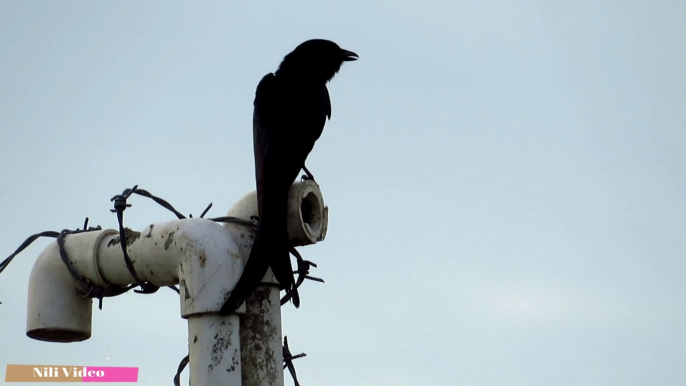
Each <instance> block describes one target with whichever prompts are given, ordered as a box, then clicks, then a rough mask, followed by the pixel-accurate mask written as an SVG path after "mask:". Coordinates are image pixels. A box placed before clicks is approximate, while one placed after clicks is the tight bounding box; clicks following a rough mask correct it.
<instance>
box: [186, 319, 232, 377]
mask: <svg viewBox="0 0 686 386" xmlns="http://www.w3.org/2000/svg"><path fill="white" fill-rule="evenodd" d="M238 327H239V322H238V315H236V314H232V315H229V316H225V317H221V316H219V315H217V314H201V315H193V316H190V317H189V318H188V346H189V357H190V361H189V363H190V381H191V382H190V383H191V385H194V386H195V385H198V386H205V385H222V386H241V360H240V359H241V358H240V357H241V353H240V337H239V328H238Z"/></svg>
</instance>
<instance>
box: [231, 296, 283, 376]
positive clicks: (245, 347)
mask: <svg viewBox="0 0 686 386" xmlns="http://www.w3.org/2000/svg"><path fill="white" fill-rule="evenodd" d="M240 334H241V362H242V366H243V386H283V349H282V346H281V299H280V297H279V288H278V287H276V286H274V285H267V284H262V285H259V286H257V287H256V288H255V290H254V291H253V293H252V294H251V295H250V297H248V300H247V301H246V312H245V314H244V315H241V333H240Z"/></svg>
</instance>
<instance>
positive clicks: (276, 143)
mask: <svg viewBox="0 0 686 386" xmlns="http://www.w3.org/2000/svg"><path fill="white" fill-rule="evenodd" d="M357 58H358V56H357V54H355V53H354V52H351V51H346V50H344V49H341V48H340V47H339V46H338V45H337V44H336V43H334V42H331V41H328V40H320V39H315V40H308V41H306V42H304V43H302V44H301V45H299V46H298V47H296V49H295V50H293V52H291V53H290V54H288V55H286V57H285V58H284V59H283V61H282V62H281V65H280V66H279V69H278V70H277V71H276V73H273V74H267V75H265V77H264V78H262V81H260V84H259V85H257V91H256V92H255V102H254V106H255V110H254V114H253V142H254V148H255V179H256V182H257V208H258V214H259V218H260V221H259V224H258V227H257V233H256V234H255V241H254V243H253V246H252V250H251V251H250V257H249V258H248V262H247V263H246V266H245V269H244V270H243V274H242V275H241V278H240V279H239V280H238V283H237V284H236V287H235V288H234V289H233V291H231V294H230V295H229V298H228V299H227V300H226V302H225V303H224V305H223V306H222V308H221V310H220V311H219V314H220V315H228V314H229V313H231V312H233V311H235V310H236V308H238V306H240V304H241V303H243V302H244V301H245V299H246V298H247V297H248V296H249V295H250V293H251V292H252V290H253V288H254V287H255V286H256V285H258V284H259V283H260V281H261V280H262V278H263V277H264V275H265V273H266V272H267V269H268V268H269V267H271V269H272V272H274V276H276V279H277V280H278V281H279V283H280V285H281V288H282V289H285V290H286V293H292V295H293V297H292V299H293V304H294V305H295V306H296V307H298V306H299V305H300V300H299V297H298V293H297V290H296V288H295V282H294V279H293V269H292V268H291V261H290V256H289V248H290V244H289V241H288V233H287V229H286V221H287V203H288V191H289V190H290V188H291V185H293V181H294V180H295V179H296V178H297V176H298V173H300V170H301V169H305V159H306V158H307V155H308V154H310V151H311V150H312V148H313V147H314V142H315V141H316V140H317V139H318V138H319V136H320V135H321V134H322V130H324V124H325V123H326V119H327V118H331V100H330V99H329V91H328V90H327V89H326V83H327V82H328V81H329V80H331V78H333V77H334V75H336V73H337V72H338V70H339V69H340V68H341V64H343V62H345V61H351V60H356V59H357ZM305 171H306V172H307V174H308V176H309V178H312V175H311V174H310V173H309V171H307V169H305Z"/></svg>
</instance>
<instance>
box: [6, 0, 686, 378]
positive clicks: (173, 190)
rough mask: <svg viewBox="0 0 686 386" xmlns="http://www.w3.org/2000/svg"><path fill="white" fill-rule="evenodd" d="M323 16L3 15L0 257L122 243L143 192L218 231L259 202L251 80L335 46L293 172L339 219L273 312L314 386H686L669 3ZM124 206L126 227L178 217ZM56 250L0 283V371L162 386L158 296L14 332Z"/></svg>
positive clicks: (676, 40) (676, 90)
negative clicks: (46, 371) (81, 319)
mask: <svg viewBox="0 0 686 386" xmlns="http://www.w3.org/2000/svg"><path fill="white" fill-rule="evenodd" d="M340 3H341V4H336V3H333V2H323V1H268V2H259V4H256V3H254V2H220V1H205V2H202V3H201V4H197V3H180V2H175V1H174V2H171V1H145V2H133V1H117V2H76V1H60V2H56V1H54V2H37V1H33V2H29V1H7V0H5V1H2V2H0V47H1V48H2V60H0V145H1V146H2V151H0V164H1V165H3V166H2V167H0V181H1V183H2V189H0V212H1V213H2V220H1V221H0V229H2V235H3V236H2V237H1V238H0V258H4V256H6V255H9V254H10V253H11V252H12V251H13V250H14V249H15V248H16V247H17V246H18V245H19V244H20V243H21V242H22V241H23V240H24V239H25V238H26V237H27V236H28V235H30V234H32V233H35V232H38V231H43V230H60V229H63V228H76V227H79V226H80V225H81V224H82V222H83V218H84V217H85V216H89V217H90V218H91V222H92V224H100V225H102V226H103V227H108V228H112V227H115V226H116V218H115V216H114V215H113V214H111V213H110V212H109V209H110V208H111V203H110V202H109V199H110V198H111V197H112V196H113V195H114V194H117V193H119V192H121V191H122V190H123V189H124V188H126V187H131V186H132V185H134V184H139V185H140V187H142V188H144V189H148V190H149V191H151V192H152V193H154V194H157V195H160V196H162V197H164V198H166V199H167V200H169V201H170V202H172V203H173V204H174V205H175V206H176V207H177V209H179V210H180V211H182V212H185V213H189V212H191V213H193V214H195V215H198V214H199V213H200V212H201V211H202V210H203V209H204V207H205V206H206V205H207V203H209V202H214V208H213V210H212V211H211V212H210V214H211V215H214V216H219V215H222V214H223V213H224V212H225V211H226V210H228V208H229V207H230V206H231V205H232V204H233V203H234V202H235V201H236V200H237V199H239V198H240V197H241V196H242V195H243V194H244V193H246V192H248V191H250V190H252V189H254V180H253V163H252V162H253V158H252V157H253V156H252V126H251V125H252V100H253V96H254V91H255V87H256V85H257V83H258V82H259V80H260V79H261V77H262V76H263V75H264V74H266V73H267V72H270V71H274V70H276V68H277V67H278V64H279V62H280V60H281V59H282V57H283V56H284V55H285V54H287V53H288V52H290V51H291V50H292V49H293V48H294V47H295V46H297V45H298V44H299V43H301V42H302V41H304V40H307V39H310V38H327V39H331V40H334V41H336V42H337V43H339V45H341V46H342V47H344V48H346V49H349V50H352V51H355V52H357V53H358V54H359V55H360V60H359V61H357V62H354V63H346V64H344V66H343V68H342V69H341V71H340V73H339V74H338V75H337V76H336V78H335V79H334V80H333V81H332V83H331V85H330V87H329V90H330V93H331V98H332V103H333V115H332V120H331V121H330V122H329V123H328V124H327V127H326V129H325V131H324V133H323V135H322V138H321V139H320V140H319V141H318V143H317V145H316V146H315V149H314V151H313V152H312V154H311V155H310V157H309V160H308V166H309V168H310V170H311V171H312V172H313V173H314V174H315V176H316V177H317V181H318V182H319V183H320V185H321V188H322V191H323V193H324V198H325V201H326V203H327V205H329V208H330V224H329V233H328V236H327V240H326V241H325V242H323V243H321V244H320V245H316V246H312V247H306V248H301V252H302V253H303V254H304V255H305V257H306V258H307V259H310V260H314V261H315V262H316V263H318V264H319V268H318V269H316V270H315V271H314V272H313V274H315V275H316V276H322V277H324V278H325V279H326V280H327V284H326V285H319V284H316V283H311V284H309V285H306V286H305V287H304V288H303V289H302V291H301V293H302V295H301V297H302V306H301V308H300V309H299V310H295V309H293V308H292V307H290V306H289V307H284V332H285V334H287V335H288V336H289V341H290V345H291V349H292V351H293V352H302V351H304V352H307V353H308V356H307V357H306V358H305V359H300V360H298V361H296V366H297V369H298V374H299V378H300V380H301V383H302V384H303V385H304V386H307V385H333V386H335V385H351V384H354V385H363V386H364V385H394V386H395V385H400V386H402V385H413V386H414V385H475V386H478V385H522V386H536V385H540V386H550V385H585V386H586V385H661V386H662V385H683V384H685V383H686V366H685V363H686V338H685V337H686V306H685V304H686V296H685V293H686V283H685V281H684V279H683V278H684V275H685V274H686V260H684V252H685V251H686V239H685V238H684V231H685V230H686V183H685V182H684V181H685V179H684V176H685V175H686V156H685V155H684V147H685V144H686V134H685V133H684V128H685V127H686V108H685V106H686V75H685V74H684V69H685V68H686V50H685V49H684V48H685V47H684V42H685V41H686V26H684V22H683V21H684V15H685V14H686V3H684V2H681V1H650V2H649V1H624V2H617V1H606V0H605V1H590V0H588V1H587V0H582V1H575V2H565V3H559V2H543V1H498V0H489V1H481V2H463V1H444V2H440V1H423V2H407V1H347V2H340ZM343 3H344V4H343ZM131 203H133V205H134V206H133V207H132V208H131V209H130V210H128V211H127V212H126V225H127V226H129V227H131V228H133V229H137V230H139V229H142V228H143V227H144V226H145V225H146V224H148V223H150V222H161V221H166V220H169V219H172V218H173V215H172V214H171V213H168V212H166V211H165V210H164V209H161V208H159V207H157V206H155V205H154V204H153V203H152V202H151V201H148V200H145V199H143V198H134V199H133V200H132V201H131ZM47 243H48V241H41V242H37V243H36V244H35V245H34V246H32V247H31V248H29V249H28V250H26V251H25V253H24V254H22V255H20V256H19V257H18V258H17V259H15V261H14V262H13V263H12V264H11V265H10V266H9V268H8V269H7V270H5V272H4V273H3V274H2V275H0V301H2V303H3V304H2V305H0V315H1V319H0V320H2V322H0V323H1V324H0V343H1V346H2V347H3V349H2V350H0V376H2V377H3V378H4V371H5V365H6V364H8V363H20V364H67V365H102V366H139V367H140V368H141V370H140V383H141V384H144V385H162V384H171V378H172V376H173V375H174V372H175V370H176V367H177V365H178V362H179V360H180V359H181V358H182V357H183V356H184V355H185V354H186V351H187V343H186V334H187V330H186V323H185V321H183V320H182V319H181V318H180V316H179V305H178V298H177V295H176V294H174V293H173V292H171V291H168V290H167V291H161V292H160V293H158V294H155V295H145V296H144V295H135V294H133V293H131V294H126V295H124V296H120V297H118V298H110V299H106V300H105V302H104V309H103V311H99V310H97V308H96V309H94V321H93V337H92V338H91V339H90V340H88V341H85V342H81V343H72V344H54V343H45V342H38V341H34V340H31V339H29V338H27V337H26V336H25V320H26V285H27V282H28V276H29V272H30V269H31V266H32V263H33V261H34V259H35V257H36V256H37V255H38V253H40V251H41V250H42V249H43V248H44V247H45V245H46V244H47ZM8 348H9V349H8ZM186 377H187V375H186V374H185V379H187V378H186ZM286 384H287V385H290V384H292V383H291V381H290V379H288V377H287V381H286Z"/></svg>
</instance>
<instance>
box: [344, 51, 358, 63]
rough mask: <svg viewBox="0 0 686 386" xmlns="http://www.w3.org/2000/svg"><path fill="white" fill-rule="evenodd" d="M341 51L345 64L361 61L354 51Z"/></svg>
mask: <svg viewBox="0 0 686 386" xmlns="http://www.w3.org/2000/svg"><path fill="white" fill-rule="evenodd" d="M341 51H342V52H341V55H342V56H343V61H344V62H351V61H353V60H357V59H359V56H358V55H357V54H356V53H354V52H352V51H348V50H341Z"/></svg>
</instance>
